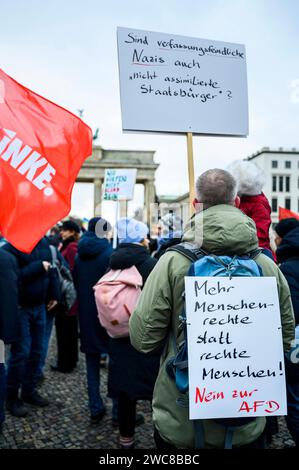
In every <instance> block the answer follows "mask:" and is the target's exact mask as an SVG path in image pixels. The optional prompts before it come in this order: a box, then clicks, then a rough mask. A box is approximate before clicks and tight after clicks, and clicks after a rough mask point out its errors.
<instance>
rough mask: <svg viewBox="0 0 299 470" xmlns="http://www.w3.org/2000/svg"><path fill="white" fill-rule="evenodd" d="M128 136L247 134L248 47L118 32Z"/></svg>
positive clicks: (124, 125) (122, 90)
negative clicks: (148, 133)
mask: <svg viewBox="0 0 299 470" xmlns="http://www.w3.org/2000/svg"><path fill="white" fill-rule="evenodd" d="M117 33H118V34H117V37H118V62H119V77H120V97H121V109H122V125H123V130H124V131H158V132H177V133H180V132H184V133H186V132H192V133H199V134H214V135H235V136H246V135H248V96H247V72H246V52H245V47H244V46H243V45H240V44H232V43H226V42H220V41H211V40H207V39H199V38H189V37H185V36H175V35H170V34H165V33H156V32H152V31H142V30H135V29H128V28H118V29H117Z"/></svg>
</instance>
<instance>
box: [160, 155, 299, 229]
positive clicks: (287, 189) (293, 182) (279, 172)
mask: <svg viewBox="0 0 299 470" xmlns="http://www.w3.org/2000/svg"><path fill="white" fill-rule="evenodd" d="M246 160H250V161H252V162H254V163H256V164H257V165H258V166H259V167H260V168H262V169H263V170H264V172H265V175H266V184H265V186H264V193H265V195H266V196H267V198H268V199H269V202H270V205H271V208H272V222H273V223H276V222H278V209H279V207H284V208H285V209H290V210H292V211H294V212H299V150H298V149H296V148H292V149H290V150H289V149H283V148H282V147H280V148H278V149H270V148H269V147H263V148H262V149H261V150H259V151H258V152H256V153H254V154H253V155H250V156H249V157H247V158H246ZM188 198H189V193H185V194H183V195H181V196H160V197H159V201H160V202H165V203H171V204H180V205H181V206H182V207H183V205H185V204H187V203H188Z"/></svg>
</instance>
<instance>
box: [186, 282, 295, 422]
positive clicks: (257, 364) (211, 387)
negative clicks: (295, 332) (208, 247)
mask: <svg viewBox="0 0 299 470" xmlns="http://www.w3.org/2000/svg"><path fill="white" fill-rule="evenodd" d="M185 287H186V314H187V335H188V358H189V413H190V419H210V418H246V417H249V416H275V415H285V414H287V405H286V386H285V375H284V354H283V345H282V334H281V322H280V313H279V301H278V294H277V285H276V279H275V278H274V277H236V278H232V279H231V280H230V279H229V278H226V277H186V278H185Z"/></svg>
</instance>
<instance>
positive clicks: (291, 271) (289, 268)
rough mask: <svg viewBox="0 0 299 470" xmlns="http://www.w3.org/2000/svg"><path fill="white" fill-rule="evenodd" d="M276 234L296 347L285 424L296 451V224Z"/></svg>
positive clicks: (288, 222)
mask: <svg viewBox="0 0 299 470" xmlns="http://www.w3.org/2000/svg"><path fill="white" fill-rule="evenodd" d="M275 232H276V238H275V243H276V245H277V250H276V256H277V262H278V264H279V267H280V269H281V271H282V272H283V274H284V276H285V278H286V280H287V281H288V284H289V287H290V291H291V297H292V303H293V308H294V314H295V321H296V337H297V346H295V351H293V352H292V354H291V356H290V357H286V360H285V367H286V382H287V402H288V415H287V417H286V422H287V426H288V429H289V431H290V433H291V435H292V437H293V439H294V442H295V444H296V447H299V339H298V333H299V220H297V219H295V218H289V219H283V220H281V221H280V222H279V223H278V224H277V225H276V227H275ZM296 350H297V352H296Z"/></svg>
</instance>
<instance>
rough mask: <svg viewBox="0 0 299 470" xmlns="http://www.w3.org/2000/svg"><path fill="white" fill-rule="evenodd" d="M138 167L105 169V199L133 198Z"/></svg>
mask: <svg viewBox="0 0 299 470" xmlns="http://www.w3.org/2000/svg"><path fill="white" fill-rule="evenodd" d="M136 173H137V170H136V169H111V170H108V169H107V170H105V182H104V191H103V199H104V201H125V200H126V201H129V200H131V199H133V194H134V186H135V182H136Z"/></svg>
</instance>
